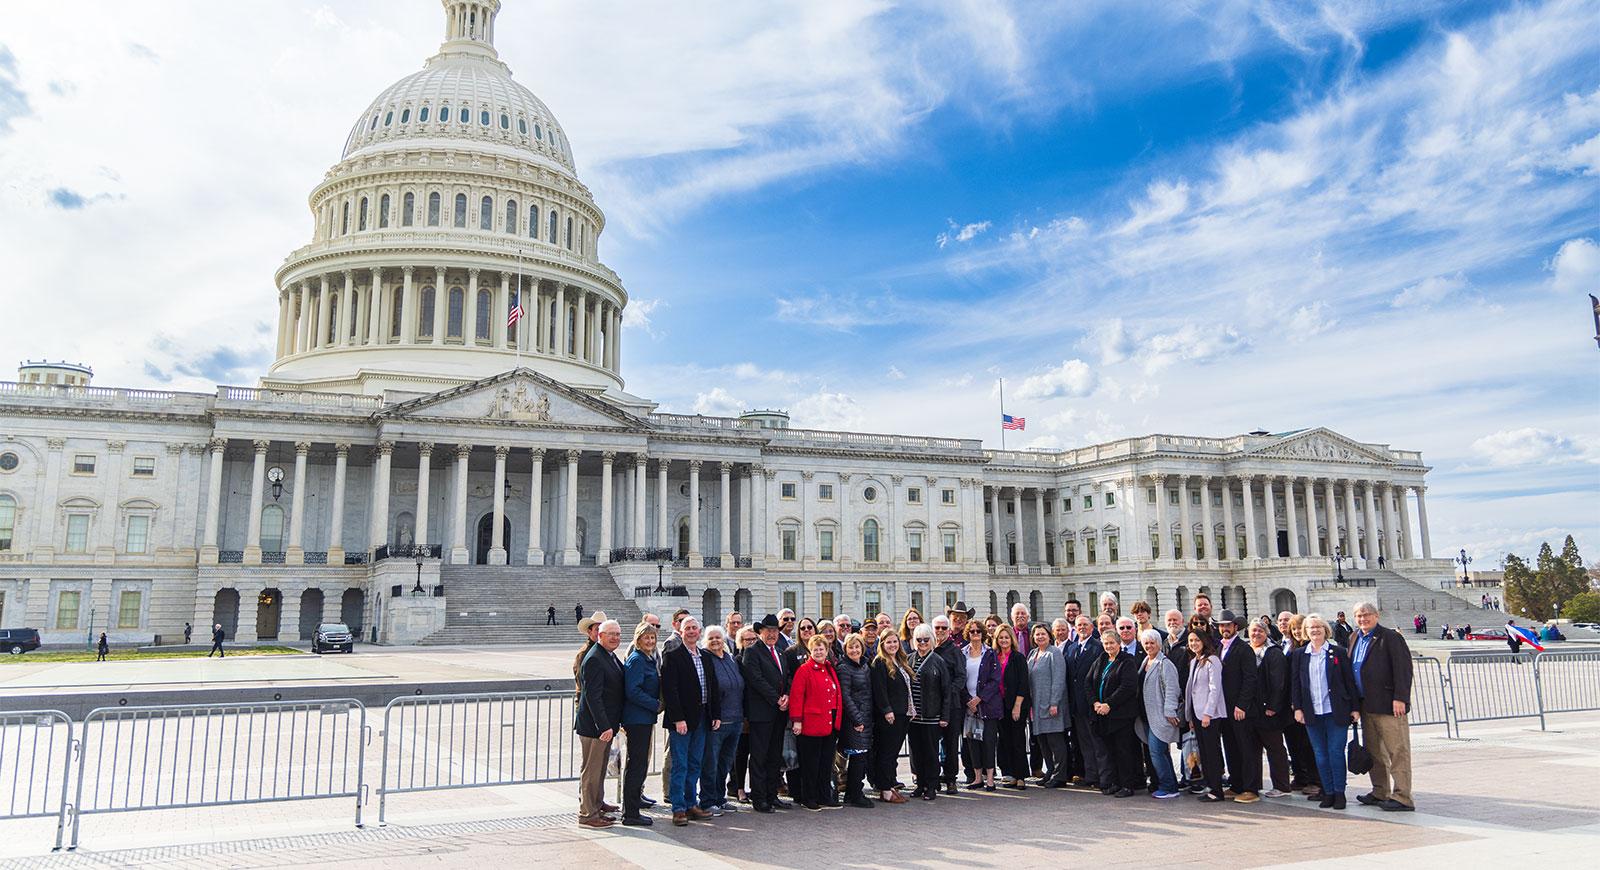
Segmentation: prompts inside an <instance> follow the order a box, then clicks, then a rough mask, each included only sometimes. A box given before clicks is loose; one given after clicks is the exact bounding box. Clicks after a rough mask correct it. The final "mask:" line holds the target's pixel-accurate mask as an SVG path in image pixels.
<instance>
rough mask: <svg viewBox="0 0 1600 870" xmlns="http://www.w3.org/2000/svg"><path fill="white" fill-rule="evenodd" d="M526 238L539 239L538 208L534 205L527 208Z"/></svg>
mask: <svg viewBox="0 0 1600 870" xmlns="http://www.w3.org/2000/svg"><path fill="white" fill-rule="evenodd" d="M528 236H529V237H531V238H535V239H537V238H539V207H538V206H536V205H530V206H528Z"/></svg>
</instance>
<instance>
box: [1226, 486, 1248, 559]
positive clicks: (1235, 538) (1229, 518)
mask: <svg viewBox="0 0 1600 870" xmlns="http://www.w3.org/2000/svg"><path fill="white" fill-rule="evenodd" d="M1222 546H1223V552H1224V553H1225V554H1226V555H1227V557H1228V561H1230V562H1237V561H1239V560H1240V559H1242V558H1244V554H1243V553H1240V552H1239V533H1238V532H1236V531H1234V530H1233V481H1232V480H1230V479H1228V478H1226V477H1224V478H1222Z"/></svg>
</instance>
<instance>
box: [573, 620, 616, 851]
mask: <svg viewBox="0 0 1600 870" xmlns="http://www.w3.org/2000/svg"><path fill="white" fill-rule="evenodd" d="M621 645H622V626H620V625H618V624H617V621H616V620H615V619H608V620H606V621H604V622H602V623H600V624H599V625H598V626H597V627H596V629H595V642H594V644H593V645H592V646H590V647H589V651H588V652H587V653H585V654H584V657H583V661H582V662H580V663H579V666H578V685H579V688H580V692H579V694H578V705H577V707H578V709H577V711H576V712H575V713H574V715H573V725H572V727H573V730H574V731H576V732H578V742H579V743H580V744H581V746H582V762H581V766H580V769H579V774H578V824H580V825H584V826H585V827H590V828H609V827H611V825H612V823H613V822H612V819H611V817H610V816H608V815H606V814H605V807H606V804H605V802H604V801H603V800H602V797H601V796H602V794H603V793H604V791H605V776H606V762H607V761H608V760H609V758H610V755H611V741H612V739H613V738H615V737H616V736H617V726H618V725H619V724H621V722H622V701H623V676H622V663H621V662H619V661H617V655H616V650H617V647H619V646H621Z"/></svg>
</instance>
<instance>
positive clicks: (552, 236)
mask: <svg viewBox="0 0 1600 870" xmlns="http://www.w3.org/2000/svg"><path fill="white" fill-rule="evenodd" d="M556 221H557V218H556V212H555V209H551V210H550V244H552V245H553V244H555V243H556Z"/></svg>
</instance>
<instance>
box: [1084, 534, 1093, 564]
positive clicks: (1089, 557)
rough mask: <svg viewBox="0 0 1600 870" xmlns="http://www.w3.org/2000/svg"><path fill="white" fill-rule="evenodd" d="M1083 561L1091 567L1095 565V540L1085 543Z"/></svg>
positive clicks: (1091, 539)
mask: <svg viewBox="0 0 1600 870" xmlns="http://www.w3.org/2000/svg"><path fill="white" fill-rule="evenodd" d="M1083 561H1084V562H1086V563H1087V564H1090V565H1093V564H1094V538H1090V539H1089V540H1087V541H1084V542H1083Z"/></svg>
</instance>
